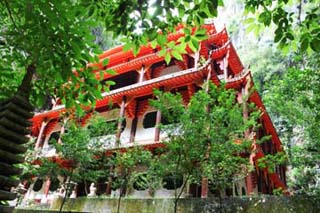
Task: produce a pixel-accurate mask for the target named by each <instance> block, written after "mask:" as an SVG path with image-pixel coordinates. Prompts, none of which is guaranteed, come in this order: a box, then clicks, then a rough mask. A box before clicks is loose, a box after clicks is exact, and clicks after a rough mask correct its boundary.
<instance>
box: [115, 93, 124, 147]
mask: <svg viewBox="0 0 320 213" xmlns="http://www.w3.org/2000/svg"><path fill="white" fill-rule="evenodd" d="M126 100H127V98H126V96H123V97H122V102H121V106H120V114H119V121H118V127H117V134H116V143H117V145H119V144H120V136H121V128H122V122H123V119H125V117H124V113H125V107H126Z"/></svg>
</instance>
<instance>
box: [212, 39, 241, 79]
mask: <svg viewBox="0 0 320 213" xmlns="http://www.w3.org/2000/svg"><path fill="white" fill-rule="evenodd" d="M228 54H229V56H228V65H229V67H230V69H231V71H232V72H233V74H235V75H237V74H239V73H241V72H242V70H243V69H244V66H243V64H242V62H241V60H240V58H239V56H238V54H237V52H236V50H235V48H234V46H233V44H232V43H231V41H230V40H229V41H227V42H226V43H224V44H223V46H221V47H219V48H217V49H215V50H214V51H213V53H212V55H211V58H212V59H214V60H218V59H222V58H223V57H226V56H227V55H228Z"/></svg>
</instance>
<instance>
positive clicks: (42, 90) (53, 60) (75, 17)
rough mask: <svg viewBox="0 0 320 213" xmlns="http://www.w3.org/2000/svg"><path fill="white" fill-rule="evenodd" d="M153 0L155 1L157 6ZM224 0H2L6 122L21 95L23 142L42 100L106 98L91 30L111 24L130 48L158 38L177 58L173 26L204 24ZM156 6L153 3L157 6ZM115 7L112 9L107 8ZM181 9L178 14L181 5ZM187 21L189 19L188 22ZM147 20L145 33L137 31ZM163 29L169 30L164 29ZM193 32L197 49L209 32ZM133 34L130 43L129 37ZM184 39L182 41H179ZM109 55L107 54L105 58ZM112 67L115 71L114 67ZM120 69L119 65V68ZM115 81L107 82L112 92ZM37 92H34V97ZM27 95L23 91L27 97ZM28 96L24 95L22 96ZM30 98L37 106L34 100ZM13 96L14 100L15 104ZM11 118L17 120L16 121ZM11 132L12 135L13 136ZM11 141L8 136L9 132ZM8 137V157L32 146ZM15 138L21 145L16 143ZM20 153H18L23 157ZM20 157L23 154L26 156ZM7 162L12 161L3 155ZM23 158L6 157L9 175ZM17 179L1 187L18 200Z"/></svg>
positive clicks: (76, 103) (71, 103) (0, 84)
mask: <svg viewBox="0 0 320 213" xmlns="http://www.w3.org/2000/svg"><path fill="white" fill-rule="evenodd" d="M151 4H152V5H151ZM217 6H218V1H214V2H212V1H209V0H206V1H201V2H196V3H195V4H190V2H189V1H182V2H180V1H172V2H168V1H162V0H160V1H155V2H154V3H151V2H150V1H131V2H129V3H128V2H127V1H123V0H117V1H99V2H96V1H83V0H75V1H71V2H70V1H58V0H50V1H41V0H36V1H29V0H19V1H8V0H1V1H0V25H1V29H0V32H1V35H0V53H1V61H0V70H1V77H0V89H1V94H0V99H9V102H5V103H1V117H0V119H1V122H0V127H1V128H3V131H4V132H7V135H8V134H9V133H8V132H9V131H8V130H10V129H11V130H12V126H10V125H9V124H8V122H7V121H2V120H5V119H9V121H10V119H11V120H12V118H9V117H10V116H9V115H8V110H7V108H8V107H9V106H11V105H13V104H10V103H11V102H13V103H14V101H15V100H19V101H20V102H21V100H22V102H23V103H26V104H23V106H22V107H24V108H25V109H28V112H24V115H26V116H24V118H25V120H24V121H23V122H22V123H23V125H21V126H20V127H21V128H20V127H19V128H20V130H21V135H20V136H19V138H20V139H19V140H20V141H21V143H25V142H26V140H25V139H26V138H25V135H26V134H28V133H29V132H28V131H27V128H28V126H29V125H30V124H28V122H27V120H28V119H29V118H30V117H31V116H32V114H30V111H33V108H32V105H33V106H34V105H35V104H36V105H37V106H40V107H42V106H43V105H44V103H45V100H46V98H47V97H50V98H59V99H60V100H62V103H63V104H65V105H66V107H67V108H70V107H76V108H77V110H78V111H80V112H81V111H82V107H83V106H90V107H94V105H95V101H96V100H97V99H99V98H101V91H102V89H103V87H104V86H105V85H102V84H100V80H101V79H97V78H96V76H95V74H94V73H93V72H92V70H94V69H96V68H95V67H89V66H87V65H88V64H89V63H90V62H99V58H98V56H97V54H98V53H99V49H98V48H97V45H95V44H94V37H93V36H92V34H91V30H92V29H93V28H95V27H99V26H104V27H105V28H106V31H111V32H113V33H114V36H115V37H117V36H125V37H126V38H128V39H129V40H127V41H128V42H127V43H128V45H126V48H125V49H133V50H134V53H137V52H138V49H139V47H140V45H141V44H146V43H147V41H152V40H154V41H155V42H153V46H156V45H157V43H158V44H159V45H161V46H166V44H168V45H170V46H169V47H174V48H173V50H172V53H167V52H166V51H162V55H165V56H166V60H167V61H169V60H170V57H171V54H172V55H174V56H175V57H178V58H179V57H181V52H183V51H184V48H178V47H176V46H175V45H174V43H172V42H169V43H167V42H166V40H167V39H166V35H167V34H168V32H171V31H173V29H174V27H175V26H176V25H177V24H178V23H182V22H186V23H187V24H195V26H197V27H199V26H200V24H202V23H203V22H204V18H207V17H213V16H215V15H216V11H217V10H216V7H217ZM149 7H153V8H154V10H153V12H150V10H149ZM106 8H108V9H106ZM175 8H178V12H177V16H173V15H172V14H173V12H174V11H176V9H175ZM183 20H185V21H183ZM139 27H140V29H141V31H142V32H138V31H139V30H136V29H138V28H139ZM158 30H162V34H161V33H158ZM187 32H189V34H188V35H189V37H188V38H189V40H181V41H180V45H181V46H182V47H183V46H184V47H185V45H186V43H188V44H189V45H190V47H191V48H192V49H193V50H195V49H196V48H197V41H198V40H199V39H203V38H204V36H203V34H199V35H197V36H196V35H193V34H191V31H190V30H189V31H187ZM129 41H130V42H129ZM178 46H179V45H178ZM107 62H108V61H107V60H105V61H103V62H102V63H103V64H104V65H106V64H107ZM106 72H108V70H107V71H106ZM111 73H112V72H111ZM107 89H108V87H106V88H105V91H107ZM30 96H31V97H30ZM19 97H20V98H19ZM21 97H22V99H21ZM29 97H30V100H31V103H32V105H30V104H29V101H30V100H29ZM8 103H9V104H8ZM8 125H9V126H8ZM8 137H9V140H8V138H6V139H5V141H9V143H10V144H14V145H15V144H16V143H17V141H15V139H14V137H13V136H12V134H11V135H8ZM10 138H11V139H10ZM1 140H2V142H3V139H1ZM3 144H8V142H3V143H2V145H1V150H4V152H3V153H5V155H3V156H6V157H8V156H11V155H17V154H18V153H19V154H23V153H24V152H25V149H24V148H21V149H19V150H18V151H17V150H15V151H12V148H8V145H3ZM14 145H13V146H14ZM17 158H18V157H17ZM19 159H20V158H19ZM1 161H4V160H1ZM21 161H22V160H19V161H18V162H17V161H12V162H11V163H10V164H5V167H6V168H9V167H10V169H11V170H10V171H11V172H10V173H9V174H7V173H6V174H3V172H2V173H1V175H4V178H5V179H8V178H9V179H10V177H11V176H12V175H18V174H19V173H20V172H21V171H17V170H12V165H11V164H15V163H19V162H21ZM17 184H18V182H17V181H16V180H14V181H11V182H10V184H9V186H8V185H6V186H4V187H1V189H0V190H2V189H5V190H6V191H0V193H1V197H0V199H1V200H6V199H13V198H14V194H12V193H11V194H10V193H9V192H8V190H9V188H10V187H11V186H16V185H17Z"/></svg>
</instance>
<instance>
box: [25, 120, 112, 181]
mask: <svg viewBox="0 0 320 213" xmlns="http://www.w3.org/2000/svg"><path fill="white" fill-rule="evenodd" d="M102 119H103V118H101V117H98V116H93V119H91V120H89V124H90V126H92V128H88V127H87V126H85V127H82V126H80V124H78V123H75V122H73V121H70V122H69V123H68V125H67V129H68V131H67V132H66V133H64V134H63V135H62V136H61V140H62V143H58V142H57V141H52V142H53V144H54V147H55V149H56V152H57V159H61V160H55V159H53V158H47V157H45V156H43V157H41V156H38V157H37V159H36V161H38V162H40V165H29V168H28V171H26V172H27V173H32V175H33V176H40V177H49V178H51V179H54V178H56V177H57V176H62V177H70V180H69V182H70V181H72V182H76V183H77V182H96V181H97V180H98V179H99V178H101V177H105V176H107V175H110V174H109V173H110V171H109V169H110V167H111V166H112V165H113V164H114V159H113V157H112V156H111V157H107V156H105V153H103V151H102V150H103V145H104V144H103V142H102V141H100V140H94V138H95V137H96V134H97V132H95V131H93V129H94V128H96V129H98V128H99V127H100V128H101V129H103V128H105V127H106V123H105V122H104V123H103V122H102ZM33 160H34V159H30V160H29V162H27V163H29V164H30V161H31V162H32V161H33ZM61 161H62V162H64V163H62V165H61ZM59 162H60V163H59ZM30 167H31V168H30Z"/></svg>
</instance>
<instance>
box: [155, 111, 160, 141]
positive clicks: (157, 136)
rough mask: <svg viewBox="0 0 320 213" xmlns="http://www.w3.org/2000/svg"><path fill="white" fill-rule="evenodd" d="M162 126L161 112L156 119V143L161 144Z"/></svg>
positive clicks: (158, 112)
mask: <svg viewBox="0 0 320 213" xmlns="http://www.w3.org/2000/svg"><path fill="white" fill-rule="evenodd" d="M160 124H161V112H160V110H158V111H157V117H156V128H155V133H154V134H155V135H154V141H155V142H159V141H160V127H159V125H160Z"/></svg>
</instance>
